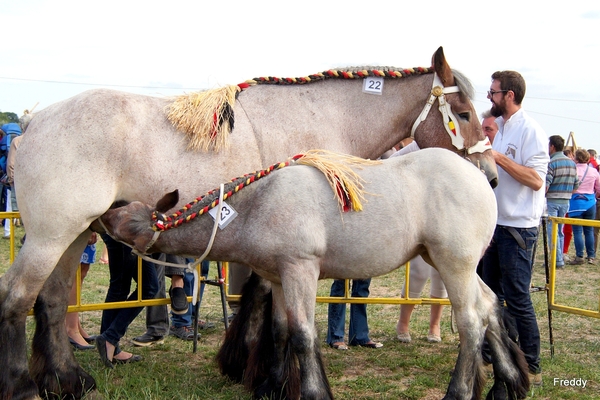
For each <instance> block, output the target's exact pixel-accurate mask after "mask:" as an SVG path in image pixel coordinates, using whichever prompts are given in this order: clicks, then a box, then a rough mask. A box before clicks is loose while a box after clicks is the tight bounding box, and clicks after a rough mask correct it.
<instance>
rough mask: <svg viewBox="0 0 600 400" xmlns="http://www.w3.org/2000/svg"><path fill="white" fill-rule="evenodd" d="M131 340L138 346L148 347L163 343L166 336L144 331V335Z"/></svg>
mask: <svg viewBox="0 0 600 400" xmlns="http://www.w3.org/2000/svg"><path fill="white" fill-rule="evenodd" d="M131 341H132V342H133V344H134V345H136V346H138V347H148V346H154V345H155V344H163V343H164V342H165V337H164V336H154V335H150V334H148V333H144V334H143V335H142V336H138V337H134V338H133V339H131Z"/></svg>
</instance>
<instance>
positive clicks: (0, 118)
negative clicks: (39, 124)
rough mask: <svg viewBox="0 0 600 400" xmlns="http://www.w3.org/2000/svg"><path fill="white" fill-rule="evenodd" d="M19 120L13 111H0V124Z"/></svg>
mask: <svg viewBox="0 0 600 400" xmlns="http://www.w3.org/2000/svg"><path fill="white" fill-rule="evenodd" d="M9 122H17V123H18V122H19V116H18V115H17V114H15V113H13V112H0V124H7V123H9Z"/></svg>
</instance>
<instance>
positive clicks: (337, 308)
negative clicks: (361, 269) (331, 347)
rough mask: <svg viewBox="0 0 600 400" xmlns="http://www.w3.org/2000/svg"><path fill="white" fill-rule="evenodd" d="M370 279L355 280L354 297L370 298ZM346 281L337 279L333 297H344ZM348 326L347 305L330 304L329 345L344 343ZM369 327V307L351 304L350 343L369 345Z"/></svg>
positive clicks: (353, 284)
mask: <svg viewBox="0 0 600 400" xmlns="http://www.w3.org/2000/svg"><path fill="white" fill-rule="evenodd" d="M370 284H371V278H369V279H355V280H353V281H352V293H351V294H352V297H369V285H370ZM344 289H345V287H344V281H343V280H339V279H336V280H334V281H333V284H332V285H331V294H330V296H331V297H343V296H344ZM345 324H346V304H343V303H329V310H328V323H327V325H328V326H327V343H328V344H332V343H335V342H343V341H344V327H345ZM370 341H371V339H370V338H369V325H368V323H367V305H366V304H350V327H349V329H348V342H349V344H350V345H353V346H357V345H361V344H365V343H369V342H370Z"/></svg>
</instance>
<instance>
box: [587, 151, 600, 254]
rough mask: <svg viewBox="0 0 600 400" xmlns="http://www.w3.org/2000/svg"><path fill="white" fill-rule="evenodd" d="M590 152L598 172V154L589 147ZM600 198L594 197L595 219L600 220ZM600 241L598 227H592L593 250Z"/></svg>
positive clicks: (591, 161) (593, 164)
mask: <svg viewBox="0 0 600 400" xmlns="http://www.w3.org/2000/svg"><path fill="white" fill-rule="evenodd" d="M588 153H590V165H592V166H593V167H594V168H596V170H597V171H598V172H600V166H599V165H598V159H597V157H598V154H597V153H596V150H594V149H589V150H588ZM598 200H600V199H598V198H596V221H600V201H598ZM599 241H600V228H598V227H594V252H595V253H597V252H598V242H599Z"/></svg>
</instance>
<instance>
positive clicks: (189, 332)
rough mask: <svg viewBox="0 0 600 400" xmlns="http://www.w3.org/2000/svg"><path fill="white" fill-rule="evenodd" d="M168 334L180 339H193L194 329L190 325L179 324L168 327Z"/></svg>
mask: <svg viewBox="0 0 600 400" xmlns="http://www.w3.org/2000/svg"><path fill="white" fill-rule="evenodd" d="M169 335H171V336H176V337H178V338H179V339H181V340H194V330H193V329H192V327H191V326H180V327H177V328H176V327H174V326H172V327H171V328H170V329H169ZM199 338H200V334H198V339H199Z"/></svg>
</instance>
